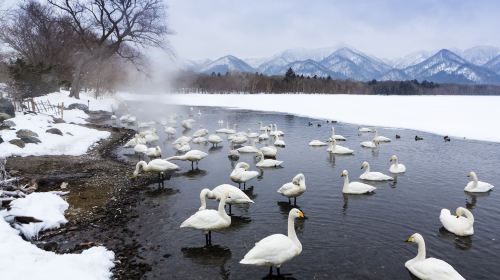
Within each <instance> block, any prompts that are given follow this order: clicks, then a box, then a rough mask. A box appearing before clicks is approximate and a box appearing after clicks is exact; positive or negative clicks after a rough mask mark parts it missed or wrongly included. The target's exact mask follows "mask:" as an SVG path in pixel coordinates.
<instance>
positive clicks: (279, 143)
mask: <svg viewBox="0 0 500 280" xmlns="http://www.w3.org/2000/svg"><path fill="white" fill-rule="evenodd" d="M285 145H286V144H285V141H283V140H281V139H280V137H279V136H278V135H275V136H274V146H277V147H283V148H284V147H285Z"/></svg>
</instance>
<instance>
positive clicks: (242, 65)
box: [199, 55, 255, 74]
mask: <svg viewBox="0 0 500 280" xmlns="http://www.w3.org/2000/svg"><path fill="white" fill-rule="evenodd" d="M199 72H201V73H205V74H211V73H212V72H215V73H221V74H225V73H227V72H255V69H254V68H252V66H250V65H248V64H247V63H246V62H244V61H243V60H241V59H239V58H237V57H235V56H232V55H226V56H223V57H221V58H219V59H216V60H214V61H212V62H210V63H208V64H206V65H204V66H203V67H202V68H201V69H200V70H199Z"/></svg>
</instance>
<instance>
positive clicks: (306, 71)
mask: <svg viewBox="0 0 500 280" xmlns="http://www.w3.org/2000/svg"><path fill="white" fill-rule="evenodd" d="M288 68H292V69H293V71H294V72H295V74H297V75H304V76H309V77H313V76H315V75H316V76H318V77H328V76H330V77H331V78H335V79H345V76H342V75H339V74H337V73H332V72H331V71H330V70H328V69H327V68H326V67H324V66H323V65H321V64H320V63H318V62H316V61H314V60H312V59H308V60H304V61H296V62H292V63H290V64H288V65H286V66H285V67H283V68H282V69H281V70H280V71H279V73H278V74H285V73H286V70H288Z"/></svg>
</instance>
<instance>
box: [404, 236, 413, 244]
mask: <svg viewBox="0 0 500 280" xmlns="http://www.w3.org/2000/svg"><path fill="white" fill-rule="evenodd" d="M412 241H413V238H412V237H411V236H410V237H408V239H406V240H405V241H404V242H406V243H409V242H412Z"/></svg>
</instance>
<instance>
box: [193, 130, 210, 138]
mask: <svg viewBox="0 0 500 280" xmlns="http://www.w3.org/2000/svg"><path fill="white" fill-rule="evenodd" d="M207 134H208V129H205V128H202V129H198V130H197V131H195V132H194V133H193V138H196V137H202V136H205V135H207Z"/></svg>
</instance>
